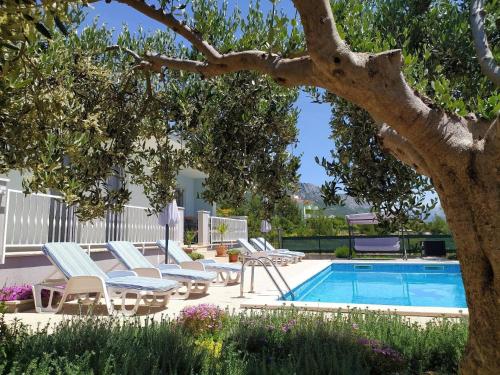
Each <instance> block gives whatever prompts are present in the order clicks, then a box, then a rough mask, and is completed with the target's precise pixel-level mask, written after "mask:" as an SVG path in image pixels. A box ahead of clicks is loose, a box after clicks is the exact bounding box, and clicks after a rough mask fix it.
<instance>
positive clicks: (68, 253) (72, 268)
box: [42, 242, 108, 280]
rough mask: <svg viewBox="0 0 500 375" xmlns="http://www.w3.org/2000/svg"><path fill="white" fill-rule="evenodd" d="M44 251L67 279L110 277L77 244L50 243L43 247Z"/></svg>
mask: <svg viewBox="0 0 500 375" xmlns="http://www.w3.org/2000/svg"><path fill="white" fill-rule="evenodd" d="M42 251H43V252H44V254H45V255H47V256H48V257H49V258H50V259H51V260H52V262H53V263H54V265H55V266H56V267H57V268H59V270H60V271H61V272H62V273H63V275H64V276H66V278H68V279H69V278H70V277H74V276H99V277H102V278H103V279H105V280H106V279H107V278H108V277H107V276H106V274H105V273H104V271H102V270H101V269H100V268H99V267H98V266H97V264H95V263H94V261H93V260H92V259H91V258H90V256H89V255H88V254H87V253H85V251H83V249H82V248H81V247H80V245H78V244H77V243H75V242H49V243H46V244H45V245H43V246H42Z"/></svg>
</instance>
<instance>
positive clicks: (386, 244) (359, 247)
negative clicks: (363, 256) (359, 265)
mask: <svg viewBox="0 0 500 375" xmlns="http://www.w3.org/2000/svg"><path fill="white" fill-rule="evenodd" d="M354 249H355V250H356V251H361V252H362V251H366V252H377V251H381V252H395V253H397V252H399V251H400V246H399V237H357V238H355V239H354Z"/></svg>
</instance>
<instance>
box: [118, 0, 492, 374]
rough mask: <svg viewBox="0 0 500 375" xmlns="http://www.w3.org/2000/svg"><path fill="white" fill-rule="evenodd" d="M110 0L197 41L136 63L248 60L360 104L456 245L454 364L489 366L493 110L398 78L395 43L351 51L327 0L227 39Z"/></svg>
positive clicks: (206, 64)
mask: <svg viewBox="0 0 500 375" xmlns="http://www.w3.org/2000/svg"><path fill="white" fill-rule="evenodd" d="M117 1H118V2H119V3H122V4H124V5H127V6H130V7H132V8H133V9H135V10H137V11H138V12H140V13H142V14H144V15H146V16H148V17H150V18H152V19H154V20H156V21H158V22H160V23H161V24H163V25H164V26H165V27H166V28H168V29H170V30H172V31H174V32H175V33H177V34H178V35H180V36H182V37H183V38H185V39H186V40H187V41H189V42H190V43H191V44H192V45H193V46H194V47H195V48H196V49H197V50H198V51H199V54H198V55H197V56H196V57H195V58H186V57H183V56H174V55H170V54H168V53H165V52H164V51H161V50H157V51H146V50H145V51H139V52H138V53H136V54H137V57H139V58H140V61H141V68H142V69H143V70H148V71H151V72H158V73H162V72H164V71H165V70H183V71H188V72H192V73H195V74H199V75H201V76H203V77H204V78H211V77H216V76H220V75H224V74H228V73H234V72H238V71H248V70H249V71H254V72H258V73H260V74H264V75H267V76H269V77H272V78H273V79H274V81H275V82H277V83H278V84H280V85H282V86H285V87H291V88H295V87H299V86H312V87H317V88H322V89H325V90H327V91H329V92H330V93H332V94H335V95H337V96H339V97H341V98H343V99H345V100H347V101H349V102H351V103H353V104H355V105H357V106H359V107H361V108H363V109H364V110H366V111H367V112H368V113H369V114H370V116H371V118H372V119H373V121H374V122H375V124H377V127H378V137H379V140H380V142H381V144H382V145H383V147H384V148H385V149H386V150H388V151H389V152H390V153H391V154H392V155H394V156H395V157H396V158H397V159H398V160H400V161H402V162H404V163H405V164H407V165H408V166H410V167H411V168H413V169H414V170H415V171H417V172H418V173H419V174H421V175H423V176H426V177H428V178H429V179H431V180H432V184H433V187H434V189H435V190H436V192H437V194H438V195H439V198H440V200H441V203H442V206H443V209H444V211H445V213H446V216H447V218H448V222H449V226H450V228H451V230H452V232H453V235H454V238H455V241H456V243H457V247H458V257H459V259H460V261H461V266H462V273H463V279H464V283H465V287H466V294H467V301H468V305H469V313H470V337H469V342H468V346H467V351H466V355H465V357H464V361H463V363H462V367H461V371H462V373H468V374H479V373H482V374H493V373H496V371H497V370H498V368H499V367H500V364H499V358H500V353H499V349H498V345H497V344H498V342H499V332H500V326H499V319H498V314H499V303H500V299H499V293H500V279H499V275H500V262H499V258H500V252H499V251H498V243H499V242H500V230H499V228H498V212H499V207H498V204H499V185H500V184H499V180H498V170H497V169H498V165H499V155H500V150H499V147H500V135H499V129H498V128H499V121H498V117H496V118H495V119H493V120H486V119H483V118H478V117H476V116H475V115H474V114H466V115H463V114H460V113H457V112H455V113H452V112H450V111H447V110H445V109H444V108H442V107H441V106H440V105H439V103H438V102H436V101H435V100H433V99H432V98H428V97H426V96H425V95H423V93H420V92H419V91H418V90H416V88H415V87H411V86H410V84H409V83H408V81H407V79H406V78H405V74H404V59H403V54H402V51H401V50H400V49H390V50H386V51H382V52H371V51H363V50H360V51H354V50H353V49H352V48H350V46H349V45H348V44H347V43H346V41H345V40H344V38H342V36H341V34H340V32H339V27H338V26H337V23H336V18H335V17H334V13H333V12H332V7H331V4H330V2H329V1H327V0H317V1H311V0H293V5H294V6H295V8H296V10H297V12H298V15H299V17H300V24H301V28H302V30H303V35H304V40H303V41H302V40H300V30H298V29H299V26H298V25H296V23H295V22H293V23H291V25H290V27H288V25H287V23H286V20H285V19H284V17H281V16H279V15H276V16H273V17H272V18H271V21H272V22H270V23H269V29H268V30H266V31H262V32H264V33H266V34H267V35H268V36H269V39H270V41H269V43H262V40H261V39H259V38H258V37H257V38H254V37H253V35H251V34H248V33H245V26H246V25H245V24H243V25H242V26H241V28H240V30H241V31H242V33H241V37H240V38H238V40H237V41H236V42H235V43H234V44H233V45H227V44H223V43H222V44H221V43H219V44H214V43H212V42H211V37H210V35H211V32H213V31H214V30H216V27H217V25H216V24H215V23H210V22H205V25H204V27H200V26H198V25H197V24H195V23H193V22H192V18H190V17H188V16H186V14H189V12H188V13H184V15H182V14H181V15H180V16H177V15H176V14H179V10H181V11H182V10H183V9H184V8H185V4H182V5H181V6H176V5H175V4H173V3H172V2H171V1H167V0H164V1H160V2H159V4H155V5H153V4H151V5H150V4H148V3H146V2H145V1H142V0H117ZM475 3H478V4H481V3H482V2H481V1H478V2H475ZM193 5H194V7H195V8H196V6H198V5H200V7H199V8H198V11H200V12H201V11H207V14H206V17H207V18H208V19H210V17H211V16H210V14H209V13H210V12H208V10H209V9H207V6H206V3H204V2H201V4H200V2H194V3H193ZM179 8H180V9H179ZM471 9H472V17H471V21H472V30H473V31H474V36H475V38H474V39H475V41H476V48H477V51H478V56H479V59H480V61H481V66H482V67H483V70H484V71H485V72H486V73H487V74H488V75H489V76H491V78H492V80H493V81H494V82H498V68H497V67H496V65H495V63H494V61H492V58H491V56H492V53H491V51H489V47H488V44H487V42H486V37H485V32H484V25H483V20H484V12H483V11H482V10H477V8H476V7H475V6H473V7H471ZM196 11H197V10H196V9H195V10H194V12H195V13H196ZM394 22H397V20H394ZM340 26H341V25H340ZM282 33H285V34H289V38H288V39H287V40H288V41H289V42H288V43H275V41H276V40H278V39H274V38H275V36H276V35H280V34H282ZM297 35H299V37H297ZM302 46H303V48H301V47H302ZM292 47H293V48H292ZM444 90H446V89H444ZM436 98H437V96H436Z"/></svg>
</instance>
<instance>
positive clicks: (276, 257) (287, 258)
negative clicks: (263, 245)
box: [238, 238, 295, 266]
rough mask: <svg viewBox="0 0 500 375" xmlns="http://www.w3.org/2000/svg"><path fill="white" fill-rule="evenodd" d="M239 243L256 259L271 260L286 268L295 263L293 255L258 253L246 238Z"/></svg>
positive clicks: (269, 252) (268, 252) (239, 240)
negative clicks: (264, 258)
mask: <svg viewBox="0 0 500 375" xmlns="http://www.w3.org/2000/svg"><path fill="white" fill-rule="evenodd" d="M238 243H239V244H240V246H241V247H243V250H244V251H245V253H247V254H248V255H249V256H253V257H255V258H259V257H266V258H269V260H270V261H272V262H273V263H275V264H281V265H283V266H286V265H287V264H288V263H293V262H294V261H295V257H293V256H292V255H287V254H280V253H276V252H271V251H267V252H265V251H258V250H257V249H256V248H255V247H253V246H252V245H250V242H248V240H246V239H244V238H240V239H238Z"/></svg>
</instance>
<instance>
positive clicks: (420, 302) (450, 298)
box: [283, 262, 467, 308]
mask: <svg viewBox="0 0 500 375" xmlns="http://www.w3.org/2000/svg"><path fill="white" fill-rule="evenodd" d="M292 294H293V297H292ZM283 299H284V300H288V301H291V300H293V301H304V302H306V301H309V302H335V303H353V304H375V305H396V306H432V307H455V308H466V307H467V303H466V300H465V291H464V285H463V282H462V274H461V272H460V266H459V265H458V264H456V263H455V264H439V263H435V264H421V263H413V264H402V263H364V262H363V263H333V264H331V265H329V266H328V267H327V268H325V269H323V270H322V271H320V272H319V273H317V274H316V275H314V276H313V277H311V278H310V279H308V280H306V281H305V282H303V283H302V284H300V285H299V286H297V287H296V288H294V289H293V290H292V293H288V294H286V295H285V296H284V298H283Z"/></svg>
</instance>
